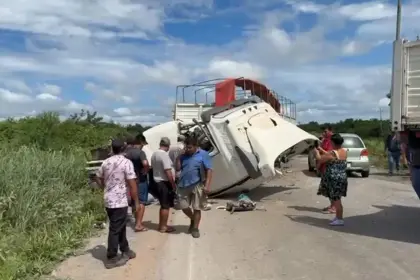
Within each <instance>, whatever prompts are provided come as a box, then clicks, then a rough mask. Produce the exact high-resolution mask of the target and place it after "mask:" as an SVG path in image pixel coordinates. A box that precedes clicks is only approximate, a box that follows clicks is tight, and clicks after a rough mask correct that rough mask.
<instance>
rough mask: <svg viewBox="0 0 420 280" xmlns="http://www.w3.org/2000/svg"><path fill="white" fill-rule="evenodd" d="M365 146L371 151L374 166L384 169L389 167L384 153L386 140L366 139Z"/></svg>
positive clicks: (370, 155)
mask: <svg viewBox="0 0 420 280" xmlns="http://www.w3.org/2000/svg"><path fill="white" fill-rule="evenodd" d="M363 141H364V142H365V145H366V147H367V149H368V151H369V158H370V161H371V163H372V165H374V166H376V167H380V168H384V167H386V165H387V155H386V153H385V151H384V149H385V147H384V140H383V139H380V138H370V139H364V140H363Z"/></svg>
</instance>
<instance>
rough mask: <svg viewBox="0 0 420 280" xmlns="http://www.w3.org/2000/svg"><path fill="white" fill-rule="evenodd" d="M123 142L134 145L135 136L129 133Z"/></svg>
mask: <svg viewBox="0 0 420 280" xmlns="http://www.w3.org/2000/svg"><path fill="white" fill-rule="evenodd" d="M125 142H126V143H127V145H136V143H135V142H136V138H134V137H133V136H131V135H130V136H128V137H127V138H126V140H125Z"/></svg>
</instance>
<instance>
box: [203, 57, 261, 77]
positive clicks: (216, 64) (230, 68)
mask: <svg viewBox="0 0 420 280" xmlns="http://www.w3.org/2000/svg"><path fill="white" fill-rule="evenodd" d="M206 72H207V73H208V74H210V75H215V76H216V77H233V78H235V77H247V78H251V79H260V78H262V77H263V76H264V73H263V69H262V68H261V67H260V66H258V65H252V64H251V63H249V62H237V61H233V60H228V59H226V60H224V59H218V58H216V59H214V60H212V61H210V64H209V67H208V69H206Z"/></svg>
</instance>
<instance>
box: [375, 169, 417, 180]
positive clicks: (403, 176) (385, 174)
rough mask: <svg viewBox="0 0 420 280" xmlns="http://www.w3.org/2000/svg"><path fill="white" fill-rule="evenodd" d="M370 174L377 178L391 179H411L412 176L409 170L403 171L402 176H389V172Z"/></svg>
mask: <svg viewBox="0 0 420 280" xmlns="http://www.w3.org/2000/svg"><path fill="white" fill-rule="evenodd" d="M370 174H371V175H375V176H383V177H389V178H409V176H410V174H409V172H408V170H402V171H401V173H400V174H394V175H392V176H389V175H388V171H375V172H371V173H370Z"/></svg>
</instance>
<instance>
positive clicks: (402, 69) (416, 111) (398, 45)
mask: <svg viewBox="0 0 420 280" xmlns="http://www.w3.org/2000/svg"><path fill="white" fill-rule="evenodd" d="M390 111H391V125H392V128H393V130H398V131H402V130H405V128H420V41H414V42H408V41H403V40H397V41H395V42H394V58H393V71H392V87H391V108H390Z"/></svg>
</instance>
